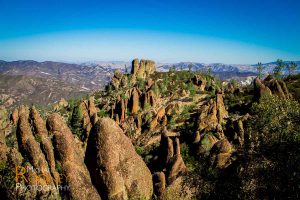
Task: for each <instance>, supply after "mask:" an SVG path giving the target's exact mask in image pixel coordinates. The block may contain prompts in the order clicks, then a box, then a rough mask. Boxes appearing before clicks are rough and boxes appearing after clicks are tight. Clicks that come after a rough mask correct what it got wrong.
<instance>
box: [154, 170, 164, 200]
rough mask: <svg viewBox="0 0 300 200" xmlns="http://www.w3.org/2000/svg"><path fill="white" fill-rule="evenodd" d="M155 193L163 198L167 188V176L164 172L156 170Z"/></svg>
mask: <svg viewBox="0 0 300 200" xmlns="http://www.w3.org/2000/svg"><path fill="white" fill-rule="evenodd" d="M153 184H154V193H155V195H156V196H157V197H158V198H159V199H162V194H163V192H164V191H165V189H166V176H165V174H164V172H156V173H155V174H154V175H153Z"/></svg>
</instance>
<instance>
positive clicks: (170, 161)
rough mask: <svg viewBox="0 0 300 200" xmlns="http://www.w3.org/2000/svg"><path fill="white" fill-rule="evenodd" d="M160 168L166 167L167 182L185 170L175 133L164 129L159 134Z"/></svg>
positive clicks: (170, 181)
mask: <svg viewBox="0 0 300 200" xmlns="http://www.w3.org/2000/svg"><path fill="white" fill-rule="evenodd" d="M160 148H161V157H160V160H161V163H160V166H161V168H162V169H163V168H166V169H167V173H166V179H167V183H168V184H171V183H172V182H173V181H174V180H175V179H176V178H177V177H178V176H179V175H181V174H183V173H184V172H186V166H185V164H184V162H183V159H182V157H181V154H180V142H179V138H178V135H177V134H172V133H171V134H170V133H169V132H168V131H167V130H166V129H165V130H164V131H163V132H162V134H161V142H160Z"/></svg>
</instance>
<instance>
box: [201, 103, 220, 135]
mask: <svg viewBox="0 0 300 200" xmlns="http://www.w3.org/2000/svg"><path fill="white" fill-rule="evenodd" d="M217 125H218V118H217V105H216V102H213V101H212V100H211V101H209V102H207V103H206V104H205V105H203V106H202V107H201V108H200V111H199V114H198V130H199V131H202V130H203V129H206V130H208V131H209V130H212V129H215V128H216V126H217Z"/></svg>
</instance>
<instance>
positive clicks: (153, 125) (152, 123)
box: [149, 116, 158, 131]
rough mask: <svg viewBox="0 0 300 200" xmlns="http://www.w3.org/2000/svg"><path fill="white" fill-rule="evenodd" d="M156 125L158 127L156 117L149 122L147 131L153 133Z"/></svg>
mask: <svg viewBox="0 0 300 200" xmlns="http://www.w3.org/2000/svg"><path fill="white" fill-rule="evenodd" d="M157 125H158V116H156V117H154V118H153V120H152V121H151V123H150V127H149V130H150V131H154V130H155V128H156V127H157Z"/></svg>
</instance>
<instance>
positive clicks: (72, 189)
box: [47, 114, 101, 200]
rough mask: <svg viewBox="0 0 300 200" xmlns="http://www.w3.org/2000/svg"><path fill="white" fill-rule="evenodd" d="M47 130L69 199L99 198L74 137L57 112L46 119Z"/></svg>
mask: <svg viewBox="0 0 300 200" xmlns="http://www.w3.org/2000/svg"><path fill="white" fill-rule="evenodd" d="M47 126H48V128H49V132H51V133H52V134H53V139H54V148H55V152H56V153H57V157H56V159H57V161H59V162H60V163H61V166H62V170H63V173H64V175H65V176H66V182H67V184H68V185H69V193H68V195H69V196H70V198H71V199H78V200H81V199H101V198H100V196H99V194H98V192H97V190H96V189H95V187H94V186H93V184H92V181H91V178H90V175H89V172H88V170H87V168H86V166H85V164H84V161H83V157H82V156H81V155H82V152H80V149H79V147H78V146H77V145H76V143H75V140H74V137H73V135H72V133H71V131H70V129H69V128H68V126H67V125H66V124H65V123H64V120H63V118H62V117H61V116H59V115H58V114H52V115H51V116H49V118H48V119H47Z"/></svg>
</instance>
